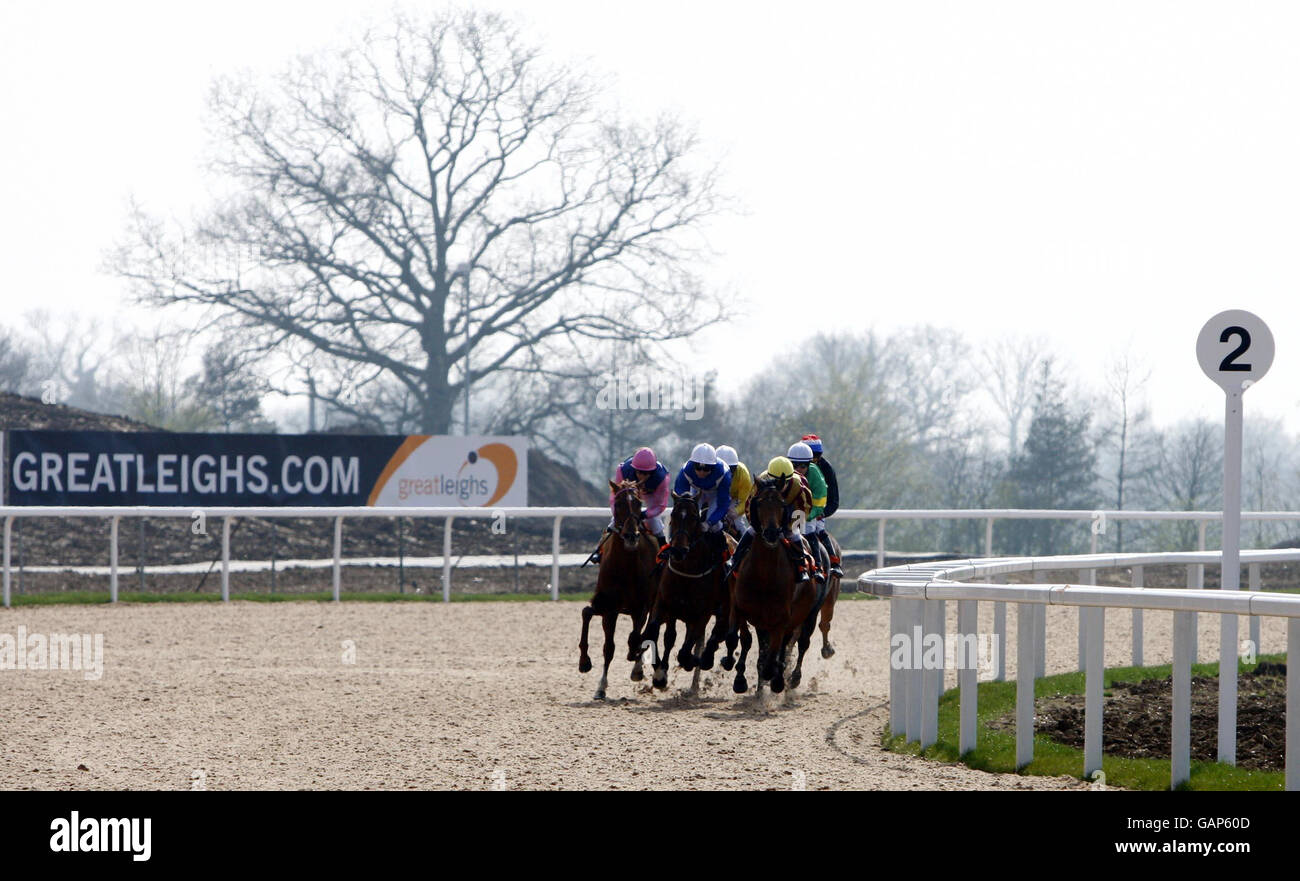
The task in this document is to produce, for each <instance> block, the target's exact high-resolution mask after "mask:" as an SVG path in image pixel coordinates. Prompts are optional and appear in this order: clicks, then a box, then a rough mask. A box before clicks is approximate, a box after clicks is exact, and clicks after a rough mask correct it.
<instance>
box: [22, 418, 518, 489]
mask: <svg viewBox="0 0 1300 881" xmlns="http://www.w3.org/2000/svg"><path fill="white" fill-rule="evenodd" d="M6 435H7V436H6V441H7V443H6V446H7V448H8V449H7V450H6V452H7V454H8V455H7V468H6V476H5V489H6V493H5V499H6V501H7V503H8V504H11V505H151V506H174V507H191V506H205V505H206V506H212V507H235V506H336V505H337V506H351V505H367V506H407V507H416V506H418V507H470V508H473V507H493V506H498V505H499V506H503V507H506V506H524V505H527V504H528V441H527V439H526V438H523V437H489V436H471V437H450V436H445V435H405V436H391V435H322V434H301V435H293V434H182V433H170V432H139V433H136V432H108V431H25V430H15V431H9V432H6Z"/></svg>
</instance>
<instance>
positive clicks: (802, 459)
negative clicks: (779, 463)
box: [786, 441, 844, 578]
mask: <svg viewBox="0 0 1300 881" xmlns="http://www.w3.org/2000/svg"><path fill="white" fill-rule="evenodd" d="M818 446H820V442H819V443H818ZM786 456H788V457H789V459H790V461H791V462H792V463H793V464H794V469H795V471H797V472H799V474H801V475H803V476H804V477H805V478H806V479H807V481H808V488H809V489H810V490H811V491H812V510H810V511H809V512H808V519H807V520H806V521H805V522H804V526H803V534H804V535H805V536H809V540H808V543H809V544H812V540H813V539H814V538H815V539H816V540H818V541H820V542H821V543H822V547H824V548H826V556H827V558H828V559H829V560H830V561H831V574H832V575H838V576H840V577H841V578H842V577H844V570H843V569H841V568H840V558H839V557H838V556H837V555H836V554H835V547H834V545H832V544H831V537H830V535H829V534H828V533H827V532H826V518H825V511H826V493H827V487H826V478H825V477H824V476H823V475H822V472H821V469H820V468H818V467H817V465H816V463H814V462H813V450H812V447H811V446H810V445H809V444H806V443H804V442H803V441H800V442H799V443H797V444H794V445H792V446H791V447H790V450H789V452H787V453H786Z"/></svg>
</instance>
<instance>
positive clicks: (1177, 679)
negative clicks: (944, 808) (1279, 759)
mask: <svg viewBox="0 0 1300 881" xmlns="http://www.w3.org/2000/svg"><path fill="white" fill-rule="evenodd" d="M1243 516H1246V515H1243ZM1295 561H1300V550H1274V551H1255V550H1243V551H1242V552H1241V562H1242V564H1243V565H1246V566H1248V567H1249V570H1250V587H1251V589H1250V590H1245V591H1207V590H1197V589H1195V588H1196V587H1199V586H1200V585H1199V584H1197V583H1194V582H1195V580H1196V579H1194V578H1193V576H1192V571H1191V570H1192V568H1193V567H1203V566H1204V565H1205V564H1207V563H1211V564H1212V563H1219V562H1221V556H1220V553H1219V552H1218V551H1214V552H1208V553H1206V552H1187V553H1164V554H1110V555H1093V554H1089V555H1082V556H1071V557H1037V558H1006V557H1002V558H989V559H976V560H958V561H948V562H943V563H932V564H921V565H911V566H894V567H890V568H887V569H876V570H873V571H871V572H867V573H865V574H863V575H861V576H859V578H858V584H859V586H860V587H861V588H862V589H863V590H865V591H866V592H869V593H872V594H875V595H876V596H881V597H886V598H888V599H889V600H890V614H889V620H890V644H891V649H892V646H893V645H894V640H895V638H896V637H899V636H902V637H903V644H907V643H909V642H910V641H911V640H913V639H915V638H917V637H918V636H919V638H920V639H921V640H922V643H923V644H925V645H936V644H937V645H938V646H940V647H941V648H940V649H939V651H938V653H937V656H938V658H939V659H940V660H939V662H938V664H937V666H936V665H934V664H930V665H929V666H930V669H921V668H916V669H900V668H898V667H897V666H896V665H894V664H893V663H892V661H893V655H894V653H893V651H892V650H891V652H890V655H891V665H890V676H889V691H890V702H889V727H890V733H891V734H894V735H898V734H904V735H906V737H907V739H908V740H909V741H913V740H915V741H917V742H919V743H920V745H921V746H922V748H924V747H927V746H930V745H931V744H933V743H934V742H935V741H936V740H937V729H938V718H939V695H940V693H941V692H942V691H943V675H944V662H943V660H942V659H943V658H944V652H943V648H945V647H943V645H942V643H943V639H944V603H945V601H947V600H956V601H957V638H958V639H959V640H960V641H961V645H959V648H961V647H962V646H965V647H967V649H969V647H970V646H971V645H973V644H974V641H975V640H976V639H977V634H976V629H977V624H976V622H977V620H978V618H977V614H978V603H979V602H981V601H991V602H993V603H994V604H995V611H994V622H995V623H994V627H995V633H996V635H997V639H996V642H997V644H998V647H999V656H998V660H997V669H998V674H999V675H998V678H1002V676H1003V674H1004V671H1005V645H1006V641H1005V635H1006V614H1005V609H1006V607H1005V604H1006V603H1009V602H1010V603H1015V604H1016V607H1017V613H1016V621H1017V629H1016V645H1017V649H1016V670H1017V673H1016V677H1017V681H1016V765H1017V767H1024V766H1025V765H1027V764H1029V762H1031V761H1032V760H1033V757H1034V680H1035V678H1037V677H1039V676H1042V675H1043V674H1044V670H1043V666H1044V657H1045V653H1044V641H1045V638H1046V626H1045V623H1046V607H1047V606H1048V605H1062V606H1075V607H1077V608H1078V609H1079V613H1080V614H1079V624H1080V634H1079V639H1080V642H1081V644H1083V645H1084V662H1083V669H1084V670H1085V671H1086V686H1085V694H1086V698H1085V723H1084V761H1083V769H1082V770H1083V775H1084V777H1088V778H1091V777H1092V775H1093V774H1094V773H1095V772H1097V771H1100V770H1101V766H1102V765H1101V758H1102V724H1101V722H1102V684H1103V678H1104V674H1105V667H1104V662H1103V654H1102V652H1103V648H1104V645H1105V639H1104V629H1105V610H1106V609H1107V608H1112V609H1116V608H1118V609H1130V610H1132V612H1133V623H1134V627H1133V630H1134V649H1133V651H1134V664H1135V665H1140V664H1141V632H1142V618H1141V614H1142V611H1143V610H1145V609H1159V610H1165V611H1172V612H1173V613H1174V645H1173V718H1172V737H1171V744H1170V786H1171V788H1172V787H1176V786H1178V785H1179V784H1180V783H1183V782H1184V781H1186V780H1187V779H1188V778H1189V777H1190V773H1191V772H1190V766H1191V737H1190V734H1191V667H1192V663H1193V662H1194V660H1195V658H1196V642H1195V634H1196V614H1197V613H1198V612H1209V613H1215V614H1218V615H1220V616H1221V618H1220V620H1221V622H1222V626H1221V629H1220V633H1221V635H1222V637H1223V638H1222V639H1221V645H1222V648H1223V651H1222V652H1221V657H1220V667H1219V672H1220V684H1219V689H1220V693H1221V694H1224V695H1227V699H1226V700H1224V701H1221V702H1220V706H1219V711H1220V720H1219V730H1220V732H1221V741H1220V757H1221V760H1222V759H1223V756H1224V754H1225V753H1224V747H1225V744H1224V743H1223V741H1222V732H1224V731H1228V732H1231V737H1232V738H1233V744H1232V750H1231V751H1230V752H1229V760H1230V761H1231V760H1232V758H1231V757H1232V756H1235V731H1236V683H1237V679H1236V676H1237V616H1238V615H1250V616H1263V615H1270V616H1277V617H1282V618H1286V619H1287V658H1288V660H1289V661H1290V660H1293V659H1297V658H1300V596H1295V595H1291V594H1278V593H1264V592H1262V591H1260V590H1259V587H1260V582H1259V566H1260V565H1261V564H1262V563H1266V562H1295ZM1170 564H1174V565H1177V564H1185V565H1187V566H1188V567H1189V575H1188V586H1189V588H1193V589H1190V590H1183V589H1174V590H1170V589H1154V588H1146V587H1143V586H1142V583H1143V569H1144V567H1145V566H1152V565H1170ZM1118 567H1124V568H1131V569H1132V578H1133V581H1132V586H1131V587H1096V586H1094V585H1091V584H1086V585H1074V584H1050V585H1049V584H1015V585H1008V584H1005V583H994V582H995V581H996V580H997V579H1004V578H1005V576H1006V575H1009V574H1011V573H1015V572H1038V571H1061V570H1087V571H1089V572H1093V573H1095V571H1096V570H1097V569H1108V568H1118ZM1257 628H1258V620H1257V617H1256V618H1255V620H1254V621H1253V627H1252V633H1253V634H1255V645H1256V646H1258V645H1259V641H1258V629H1257ZM936 640H937V643H936ZM908 666H909V667H915V666H916V665H908ZM976 666H977V665H976V664H975V663H973V662H972V660H971V659H970V658H969V656H967V657H965V658H961V657H958V671H957V681H958V688H959V690H960V694H959V712H960V727H959V745H958V748H959V751H960V753H961V754H963V755H964V754H965V753H967V752H968V751H969V750H971V749H974V748H975V745H976V731H977V727H976V709H977V697H976V695H977V688H978V682H977V675H976V674H977V670H976ZM1225 714H1226V715H1225ZM1286 720H1287V721H1286V788H1287V789H1288V790H1293V791H1294V790H1300V672H1298V671H1296V670H1295V669H1294V668H1293V667H1292V666H1291V665H1290V664H1288V668H1287V690H1286Z"/></svg>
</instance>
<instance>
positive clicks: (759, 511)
mask: <svg viewBox="0 0 1300 881" xmlns="http://www.w3.org/2000/svg"><path fill="white" fill-rule="evenodd" d="M750 505H751V510H752V511H753V512H754V523H753V527H754V532H756V533H757V534H758V536H759V537H760V538H762V539H763V543H764V544H766V545H768V546H769V547H775V546H776V544H777V543H778V542H779V541H780V540H781V535H782V534H783V533H784V532H785V528H786V503H785V497H784V496H782V495H781V485H780V483H779V482H778V481H777V480H775V479H769V480H762V481H759V484H758V487H757V489H755V491H754V500H753V501H752V502H751V503H750Z"/></svg>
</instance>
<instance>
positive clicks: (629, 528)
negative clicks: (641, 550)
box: [609, 480, 641, 551]
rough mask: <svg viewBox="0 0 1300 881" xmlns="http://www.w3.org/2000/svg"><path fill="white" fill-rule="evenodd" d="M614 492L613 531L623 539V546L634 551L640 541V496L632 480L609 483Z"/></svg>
mask: <svg viewBox="0 0 1300 881" xmlns="http://www.w3.org/2000/svg"><path fill="white" fill-rule="evenodd" d="M609 488H610V489H611V490H613V492H614V531H615V532H617V533H618V534H619V536H620V537H621V538H622V539H623V546H624V547H626V548H627V549H628V550H629V551H631V550H635V549H636V545H637V542H638V541H640V540H641V496H640V495H639V494H638V493H637V483H636V481H634V480H624V481H623V482H622V483H615V482H614V481H612V480H611V481H610V482H609Z"/></svg>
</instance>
